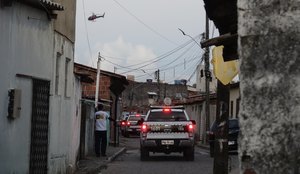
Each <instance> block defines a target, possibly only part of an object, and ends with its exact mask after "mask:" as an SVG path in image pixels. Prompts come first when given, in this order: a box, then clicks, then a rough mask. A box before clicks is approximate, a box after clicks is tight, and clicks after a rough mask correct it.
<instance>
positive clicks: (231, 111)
mask: <svg viewBox="0 0 300 174" xmlns="http://www.w3.org/2000/svg"><path fill="white" fill-rule="evenodd" d="M230 117H231V118H232V117H233V101H230Z"/></svg>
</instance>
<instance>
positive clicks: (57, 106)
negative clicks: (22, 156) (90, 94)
mask: <svg viewBox="0 0 300 174" xmlns="http://www.w3.org/2000/svg"><path fill="white" fill-rule="evenodd" d="M53 37H54V41H55V42H54V43H55V44H54V54H53V58H52V59H53V65H54V67H53V70H52V71H53V72H54V73H53V74H52V81H51V82H52V88H51V94H52V95H51V97H50V113H49V115H50V116H49V140H50V141H49V161H48V164H49V172H50V173H64V172H65V171H66V168H67V166H68V165H69V164H71V163H72V161H73V160H74V159H69V157H70V156H73V154H69V153H70V152H75V151H76V150H77V149H71V147H72V146H69V142H71V141H73V139H72V138H73V137H74V135H72V134H73V133H75V132H72V131H74V129H75V128H74V127H73V126H76V125H77V126H78V122H79V121H80V120H79V119H78V117H76V108H75V107H74V106H75V100H74V76H73V63H74V61H73V60H74V49H73V47H74V45H73V43H72V42H70V41H69V40H68V39H66V38H65V37H63V36H61V35H60V34H58V33H55V34H54V35H53ZM57 53H59V54H60V58H59V59H57V58H56V55H57ZM67 60H69V63H68V64H67ZM56 61H59V62H60V63H59V66H58V72H59V78H58V79H59V80H58V83H59V84H58V87H59V88H58V91H57V92H55V86H56V84H55V83H56V82H57V81H56V80H55V79H56V73H55V72H56V65H58V64H57V63H56ZM66 79H67V81H66ZM79 128H80V127H78V129H79ZM76 133H77V136H78V137H79V135H80V134H79V131H76ZM77 143H79V140H78V142H77ZM74 148H76V147H74ZM73 162H74V161H73Z"/></svg>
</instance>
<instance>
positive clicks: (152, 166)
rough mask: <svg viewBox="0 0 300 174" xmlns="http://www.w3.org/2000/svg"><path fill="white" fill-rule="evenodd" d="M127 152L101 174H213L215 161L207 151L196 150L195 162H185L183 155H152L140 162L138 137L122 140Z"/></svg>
mask: <svg viewBox="0 0 300 174" xmlns="http://www.w3.org/2000/svg"><path fill="white" fill-rule="evenodd" d="M121 141H122V143H124V144H125V145H126V147H127V149H128V150H127V152H126V153H125V154H123V155H122V156H120V157H118V158H117V159H116V160H115V161H114V162H113V163H110V164H108V166H107V169H106V170H103V171H101V174H119V173H120V174H182V173H184V174H201V173H203V174H212V169H213V159H212V158H210V157H209V153H208V151H207V150H204V149H200V148H198V147H197V148H196V149H195V161H192V162H191V161H185V160H184V159H183V155H182V154H180V153H174V154H170V155H166V154H162V153H156V154H154V155H153V153H150V159H149V160H148V161H140V154H139V139H138V137H130V138H121Z"/></svg>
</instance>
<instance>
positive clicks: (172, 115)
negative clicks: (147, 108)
mask: <svg viewBox="0 0 300 174" xmlns="http://www.w3.org/2000/svg"><path fill="white" fill-rule="evenodd" d="M186 120H187V118H186V116H185V114H184V112H183V111H182V112H174V111H171V112H150V114H149V116H148V120H147V121H186Z"/></svg>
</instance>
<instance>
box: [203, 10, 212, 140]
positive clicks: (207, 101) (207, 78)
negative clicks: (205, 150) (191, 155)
mask: <svg viewBox="0 0 300 174" xmlns="http://www.w3.org/2000/svg"><path fill="white" fill-rule="evenodd" d="M205 23H206V26H205V39H206V40H207V39H209V20H208V16H207V15H206V21H205ZM204 64H205V67H204V71H205V93H206V94H205V116H206V119H205V120H206V122H205V123H206V126H205V127H206V132H207V131H208V130H209V126H210V92H209V82H210V78H211V74H210V70H209V47H206V48H205V56H204ZM204 137H205V143H206V142H207V139H206V136H204Z"/></svg>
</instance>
